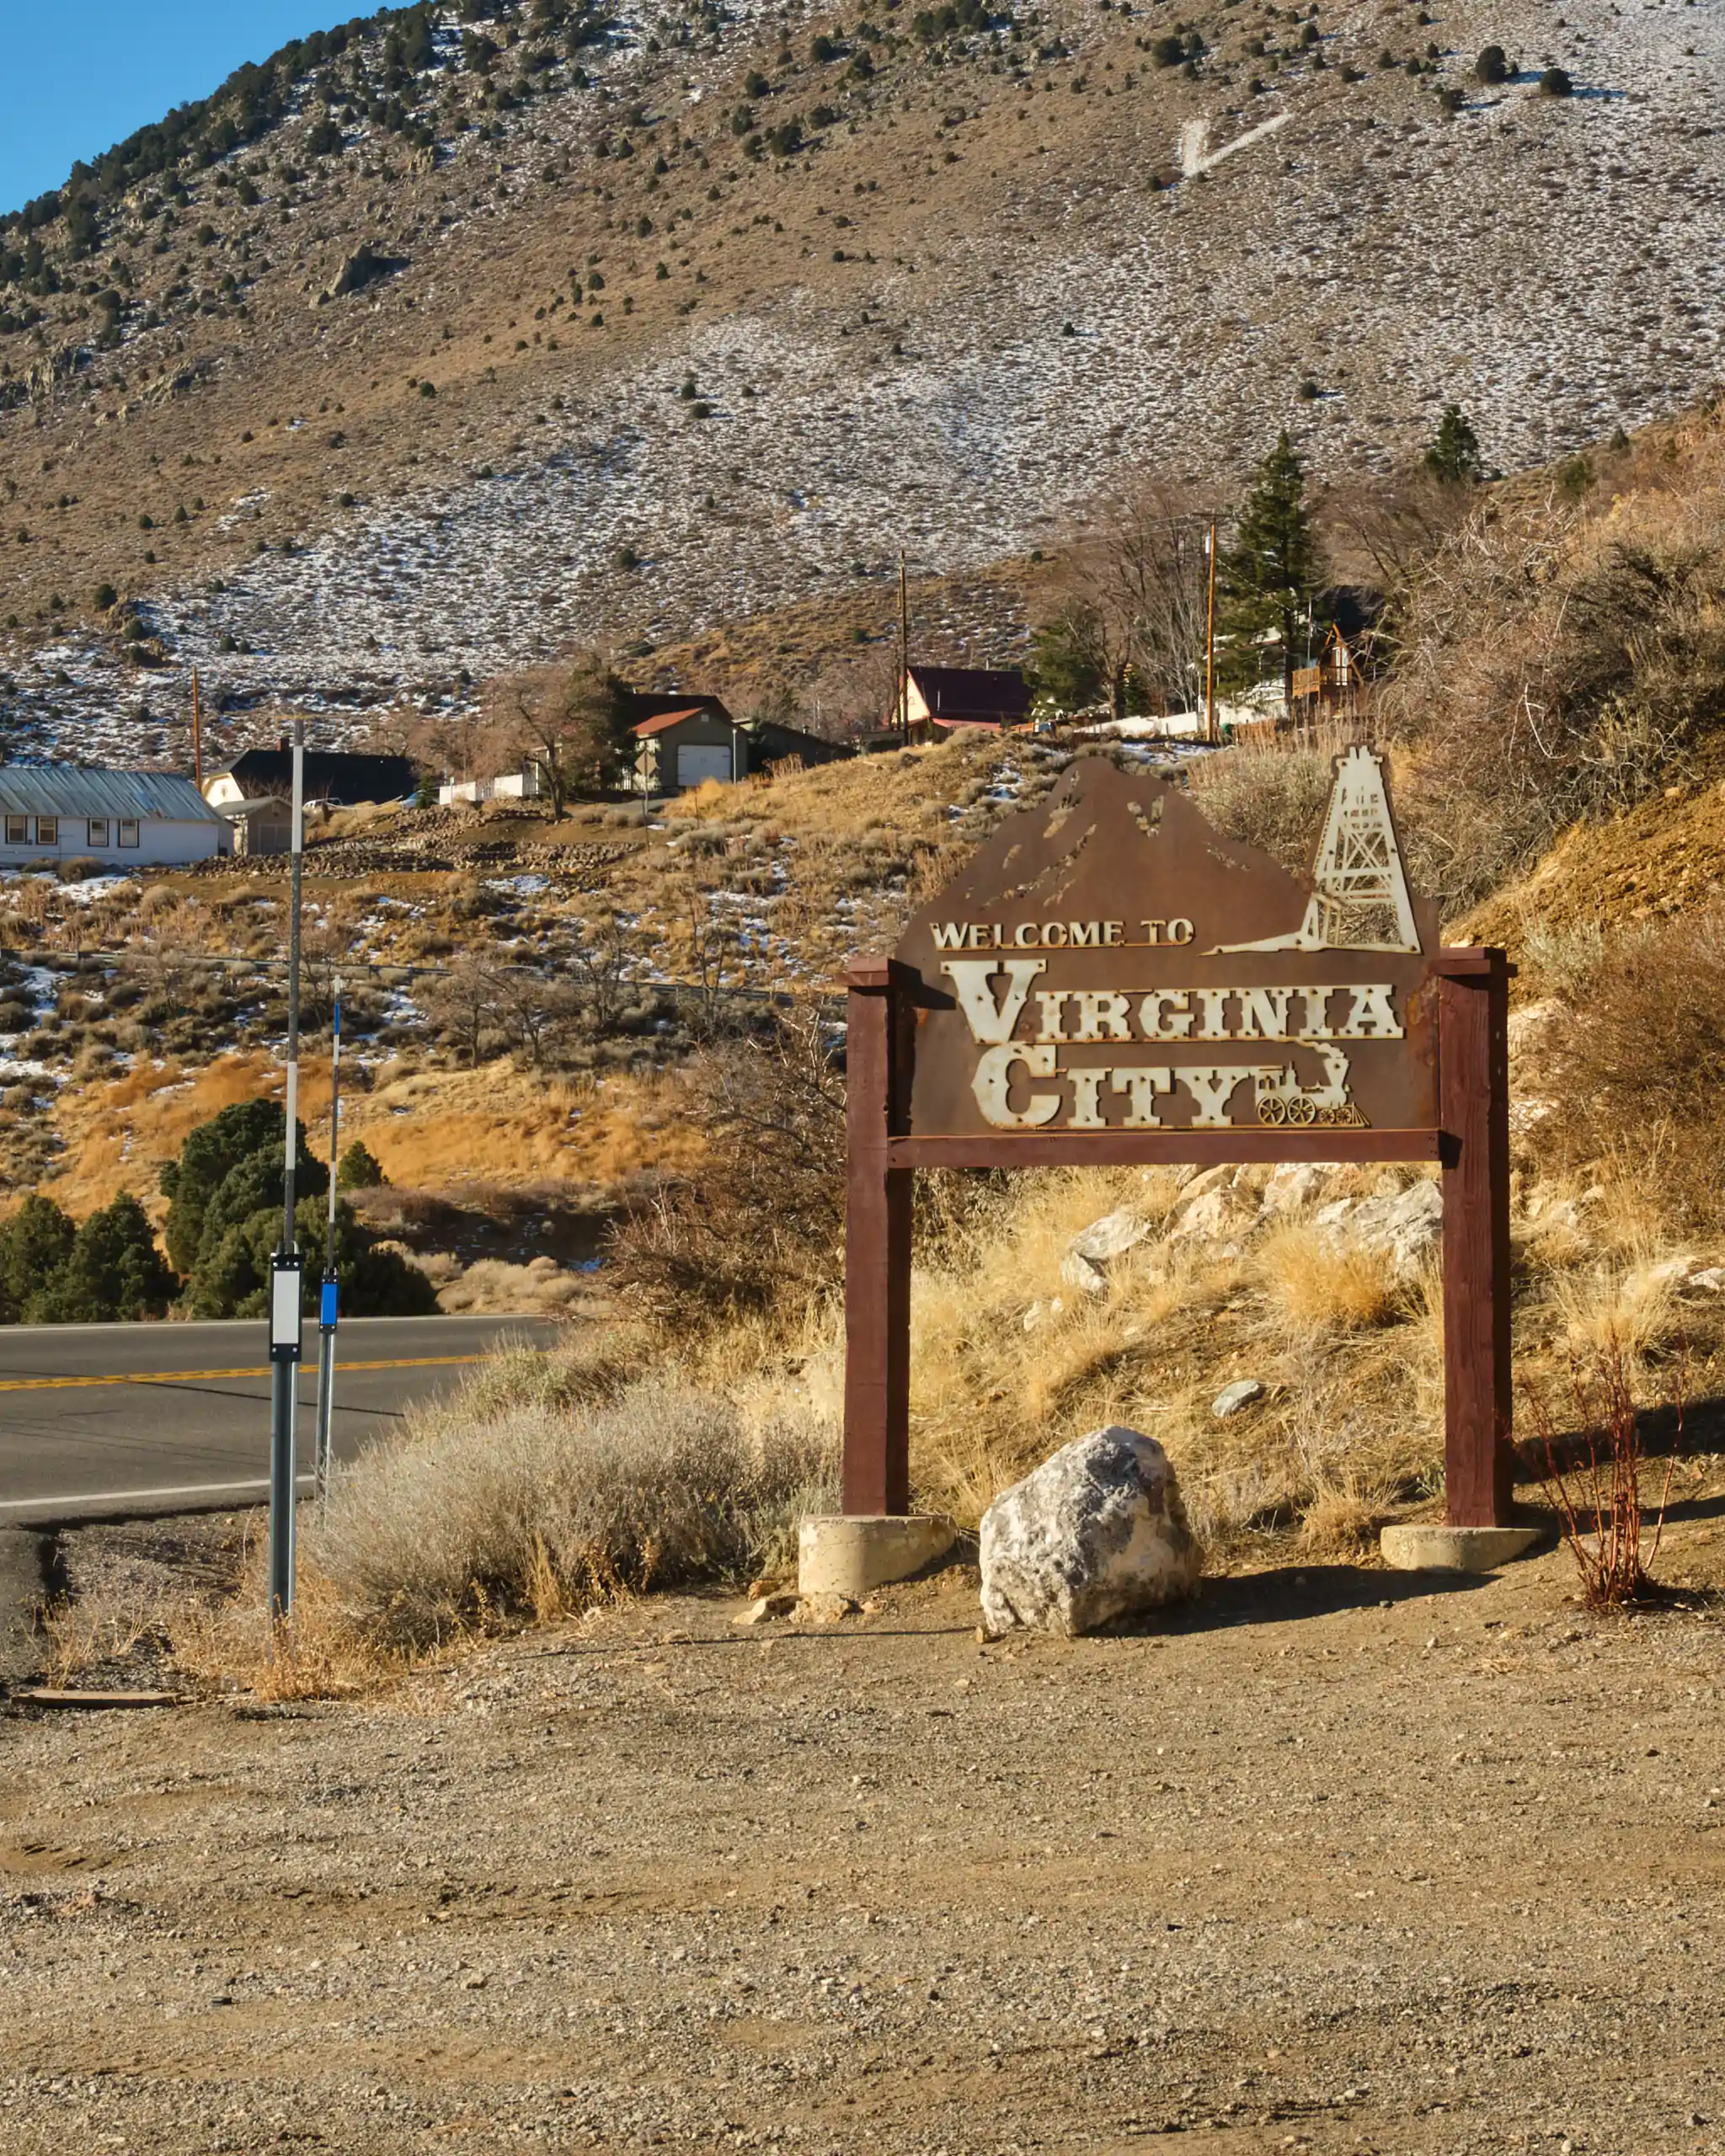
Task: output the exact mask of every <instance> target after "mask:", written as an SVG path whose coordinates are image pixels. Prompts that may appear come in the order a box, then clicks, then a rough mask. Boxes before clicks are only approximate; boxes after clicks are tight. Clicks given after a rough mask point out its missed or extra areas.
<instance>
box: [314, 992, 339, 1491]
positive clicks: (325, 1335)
mask: <svg viewBox="0 0 1725 2156" xmlns="http://www.w3.org/2000/svg"><path fill="white" fill-rule="evenodd" d="M333 988H334V1016H333V1017H332V1019H331V1022H330V1038H329V1213H328V1219H326V1220H325V1222H324V1225H323V1286H322V1289H321V1291H320V1293H319V1294H318V1440H317V1455H316V1469H317V1473H316V1483H317V1491H318V1503H319V1504H320V1505H323V1504H327V1503H328V1500H329V1437H330V1431H331V1428H332V1427H333V1425H334V1420H335V1321H336V1308H335V1306H336V1299H337V1298H336V1280H335V1170H336V1165H337V1163H338V1161H339V1160H340V1158H341V976H340V974H336V976H335V978H334V983H333Z"/></svg>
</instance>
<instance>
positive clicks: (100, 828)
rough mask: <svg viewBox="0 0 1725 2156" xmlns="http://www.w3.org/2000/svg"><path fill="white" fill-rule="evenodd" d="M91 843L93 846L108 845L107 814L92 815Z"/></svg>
mask: <svg viewBox="0 0 1725 2156" xmlns="http://www.w3.org/2000/svg"><path fill="white" fill-rule="evenodd" d="M89 843H90V844H91V845H92V846H106V845H107V843H108V819H107V818H106V817H105V816H92V817H91V819H90V837H89Z"/></svg>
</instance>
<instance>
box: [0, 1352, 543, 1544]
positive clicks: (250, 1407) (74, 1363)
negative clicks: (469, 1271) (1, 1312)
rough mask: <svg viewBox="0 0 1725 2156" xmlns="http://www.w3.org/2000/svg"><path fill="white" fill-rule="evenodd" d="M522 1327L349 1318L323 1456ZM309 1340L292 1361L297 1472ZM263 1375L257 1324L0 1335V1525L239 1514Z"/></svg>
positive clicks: (304, 1434) (255, 1454) (310, 1370)
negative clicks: (230, 1507) (330, 1441)
mask: <svg viewBox="0 0 1725 2156" xmlns="http://www.w3.org/2000/svg"><path fill="white" fill-rule="evenodd" d="M556 1330H557V1328H556V1326H554V1325H553V1324H551V1323H549V1322H547V1321H546V1320H544V1319H541V1318H526V1317H501V1318H499V1317H370V1318H349V1319H348V1320H346V1321H345V1322H344V1324H343V1325H342V1326H341V1329H340V1331H339V1333H338V1334H337V1336H336V1339H337V1347H336V1380H335V1418H334V1433H333V1434H334V1450H335V1454H336V1457H337V1458H338V1459H341V1460H348V1459H351V1458H352V1457H353V1455H354V1454H355V1452H357V1451H358V1450H359V1449H360V1446H361V1445H362V1444H364V1443H365V1441H366V1438H369V1437H370V1436H371V1435H372V1434H373V1433H375V1432H377V1431H381V1430H384V1429H387V1428H390V1427H391V1426H392V1425H393V1424H394V1423H396V1422H398V1421H399V1420H400V1418H401V1417H402V1416H403V1414H404V1413H405V1412H407V1410H408V1409H409V1407H411V1406H413V1405H414V1403H415V1402H416V1401H422V1400H428V1399H430V1398H431V1397H433V1396H435V1395H436V1394H438V1393H440V1392H443V1391H446V1390H448V1388H449V1387H450V1386H451V1385H454V1384H456V1383H457V1382H458V1381H459V1380H460V1379H461V1378H462V1376H463V1375H464V1374H465V1373H466V1371H467V1369H471V1367H472V1366H473V1364H474V1363H476V1362H478V1360H480V1359H481V1358H483V1356H484V1355H485V1354H487V1353H489V1352H490V1350H491V1349H492V1348H494V1347H496V1346H497V1345H498V1344H499V1342H503V1341H505V1340H506V1339H510V1338H514V1339H517V1340H520V1339H526V1340H529V1341H532V1342H537V1343H544V1342H548V1341H549V1340H551V1339H552V1338H553V1337H554V1335H555V1332H556ZM317 1344H318V1333H317V1327H316V1326H315V1325H307V1327H306V1332H305V1347H306V1355H307V1359H306V1361H305V1362H303V1363H302V1364H301V1366H300V1385H299V1396H300V1403H301V1412H300V1416H299V1422H298V1431H299V1440H298V1442H299V1460H300V1464H301V1465H302V1468H309V1466H310V1463H311V1449H312V1423H313V1416H314V1411H315V1403H316V1400H317V1390H318V1364H317ZM269 1470H270V1373H269V1368H268V1365H267V1364H266V1362H265V1360H264V1326H263V1324H262V1322H261V1321H259V1320H257V1319H252V1320H242V1321H238V1322H225V1323H206V1324H199V1325H29V1326H24V1325H19V1326H0V1525H6V1524H19V1525H23V1524H32V1523H42V1522H46V1521H50V1520H57V1519H67V1518H88V1517H92V1516H93V1517H104V1516H106V1517H112V1518H124V1517H126V1516H127V1515H130V1514H135V1513H151V1512H168V1511H174V1510H190V1509H193V1508H197V1507H201V1506H206V1505H222V1504H234V1505H243V1504H247V1503H249V1502H251V1501H252V1500H253V1499H254V1498H255V1497H259V1496H260V1495H261V1494H262V1493H263V1492H264V1491H265V1489H266V1488H267V1486H268V1476H269Z"/></svg>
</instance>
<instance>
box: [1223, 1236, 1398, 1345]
mask: <svg viewBox="0 0 1725 2156" xmlns="http://www.w3.org/2000/svg"><path fill="white" fill-rule="evenodd" d="M1252 1272H1253V1273H1254V1275H1255V1277H1256V1278H1257V1281H1258V1285H1259V1286H1260V1287H1261V1288H1262V1289H1263V1293H1264V1295H1265V1298H1266V1299H1267V1300H1268V1304H1269V1306H1270V1310H1271V1311H1272V1313H1273V1314H1274V1316H1275V1318H1276V1320H1277V1321H1278V1322H1279V1324H1280V1325H1281V1326H1283V1327H1284V1330H1285V1331H1287V1332H1288V1333H1290V1335H1292V1336H1295V1337H1297V1336H1299V1335H1301V1334H1305V1333H1309V1332H1312V1331H1318V1332H1325V1333H1329V1332H1358V1331H1361V1330H1363V1329H1364V1328H1365V1327H1367V1326H1379V1325H1384V1324H1386V1323H1387V1322H1388V1321H1389V1320H1390V1318H1391V1316H1392V1315H1394V1314H1395V1312H1396V1311H1397V1310H1398V1308H1400V1307H1401V1306H1402V1303H1403V1301H1404V1298H1403V1294H1402V1286H1401V1283H1400V1281H1399V1280H1398V1279H1397V1274H1396V1268H1395V1265H1394V1262H1393V1261H1392V1260H1391V1257H1389V1255H1388V1254H1387V1253H1386V1252H1385V1251H1368V1250H1360V1249H1357V1248H1355V1247H1353V1246H1343V1245H1340V1244H1338V1242H1337V1241H1336V1240H1335V1238H1334V1237H1333V1236H1331V1235H1326V1234H1325V1233H1324V1232H1323V1230H1322V1229H1320V1228H1317V1227H1316V1226H1314V1225H1313V1224H1312V1223H1311V1221H1310V1220H1305V1219H1291V1220H1286V1221H1284V1222H1283V1223H1282V1225H1280V1226H1279V1227H1276V1228H1273V1229H1272V1230H1270V1231H1269V1233H1268V1235H1266V1236H1265V1237H1264V1239H1263V1241H1262V1242H1261V1243H1259V1244H1258V1247H1257V1249H1256V1250H1255V1251H1254V1252H1253V1254H1252Z"/></svg>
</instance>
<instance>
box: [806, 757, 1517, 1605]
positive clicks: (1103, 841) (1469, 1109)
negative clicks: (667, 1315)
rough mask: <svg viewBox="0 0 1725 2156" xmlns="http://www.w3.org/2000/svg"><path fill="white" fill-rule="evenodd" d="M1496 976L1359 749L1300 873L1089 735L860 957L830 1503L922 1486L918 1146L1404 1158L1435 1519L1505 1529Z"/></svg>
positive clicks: (1168, 1161)
mask: <svg viewBox="0 0 1725 2156" xmlns="http://www.w3.org/2000/svg"><path fill="white" fill-rule="evenodd" d="M1509 974H1510V969H1509V965H1508V964H1507V963H1506V961H1505V958H1504V955H1503V953H1502V952H1501V951H1496V950H1474V949H1453V950H1451V949H1444V948H1441V947H1439V944H1438V942H1437V920H1436V912H1435V909H1434V907H1433V906H1432V905H1430V904H1429V902H1427V901H1424V900H1423V899H1418V898H1417V897H1416V896H1415V895H1414V894H1413V893H1412V892H1410V890H1409V889H1408V886H1407V878H1406V876H1405V874H1404V873H1403V869H1402V857H1401V849H1400V846H1399V844H1398V841H1397V836H1396V830H1395V825H1394V821H1393V819H1392V817H1391V811H1390V805H1389V801H1388V798H1387V795H1386V789H1385V783H1384V778H1383V774H1382V769H1381V762H1380V760H1379V759H1378V758H1377V757H1376V756H1375V755H1373V754H1372V753H1371V751H1370V750H1365V749H1352V750H1348V751H1347V752H1346V754H1345V755H1343V756H1342V757H1340V758H1339V759H1338V764H1337V773H1336V781H1335V787H1334V790H1333V792H1332V797H1331V800H1330V804H1329V809H1328V813H1327V817H1326V820H1325V825H1324V831H1323V836H1322V840H1321V841H1320V845H1319V848H1318V856H1317V862H1316V868H1315V870H1314V873H1313V874H1312V876H1311V878H1310V879H1309V880H1306V881H1302V880H1301V879H1300V878H1295V877H1294V876H1291V875H1290V874H1289V873H1287V872H1286V871H1285V870H1284V869H1283V868H1281V867H1279V866H1278V864H1277V863H1276V862H1274V861H1273V860H1271V859H1270V858H1269V857H1268V856H1267V855H1265V854H1263V853H1262V852H1260V851H1258V850H1257V849H1255V848H1253V847H1251V846H1243V845H1240V844H1237V843H1236V842H1235V841H1231V840H1228V839H1224V838H1223V837H1221V836H1220V835H1219V834H1218V833H1217V832H1216V831H1215V830H1213V829H1212V828H1211V827H1210V825H1208V824H1207V823H1206V822H1205V821H1204V818H1203V817H1202V816H1201V815H1200V814H1199V811H1198V810H1197V809H1196V808H1194V806H1193V804H1192V803H1191V802H1190V801H1189V800H1188V798H1187V796H1186V795H1185V793H1184V792H1183V790H1182V789H1181V788H1180V787H1178V786H1177V785H1175V784H1173V783H1172V782H1169V781H1167V780H1164V779H1159V778H1156V777H1153V776H1147V775H1146V776H1139V775H1136V774H1133V773H1128V772H1123V771H1119V770H1118V769H1117V768H1115V766H1113V765H1112V764H1110V763H1108V762H1107V761H1106V760H1103V759H1101V758H1092V759H1086V760H1081V761H1080V762H1078V763H1076V764H1075V765H1074V766H1072V767H1071V769H1070V770H1069V771H1068V772H1067V773H1066V775H1065V777H1064V778H1063V779H1062V781H1061V782H1060V785H1059V787H1057V788H1056V789H1055V792H1054V793H1053V794H1052V795H1051V796H1050V797H1049V798H1048V799H1046V800H1045V801H1044V802H1042V803H1039V804H1038V805H1037V806H1035V807H1033V808H1030V809H1023V810H1021V811H1019V812H1018V813H1017V814H1016V815H1014V816H1012V817H1010V818H1008V819H1007V821H1006V822H1005V823H1004V824H1002V825H1001V827H1000V829H999V830H997V831H996V834H995V835H994V837H993V838H992V839H991V841H989V842H988V844H987V845H986V846H984V847H983V848H982V849H981V850H980V851H979V852H978V854H977V855H976V856H975V858H974V859H973V860H972V862H970V863H969V866H968V867H966V869H965V870H964V873H962V874H961V875H960V876H959V877H958V878H956V879H955V881H954V882H953V883H952V884H951V885H949V886H948V889H946V890H945V891H943V892H942V893H941V894H940V895H939V896H938V897H937V898H936V899H933V900H932V902H931V903H930V904H929V905H927V906H925V907H924V908H923V910H921V913H919V914H918V915H917V916H916V919H915V920H914V921H912V922H911V925H910V926H909V928H908V929H907V930H906V931H905V936H904V937H903V939H902V941H901V942H900V945H899V947H898V950H897V952H896V953H895V955H894V956H893V957H891V958H883V959H874V960H869V961H867V962H862V963H857V964H856V965H855V966H853V967H852V969H851V972H850V974H849V976H848V984H847V985H848V990H849V1025H850V1033H849V1048H848V1069H849V1087H850V1097H849V1108H848V1119H849V1120H848V1129H849V1142H850V1162H849V1176H848V1184H847V1200H846V1204H847V1210H846V1244H845V1247H846V1279H845V1318H846V1373H845V1452H844V1505H845V1511H846V1515H848V1516H850V1518H851V1519H852V1521H853V1522H860V1521H865V1520H867V1519H869V1518H873V1519H877V1520H881V1521H883V1523H884V1522H885V1521H887V1520H889V1519H892V1518H900V1517H901V1516H903V1515H905V1513H906V1512H907V1508H908V1506H909V1503H910V1471H909V1438H910V1376H911V1371H910V1358H911V1185H912V1177H913V1176H914V1172H915V1171H916V1169H917V1168H919V1167H952V1168H997V1167H1009V1168H1010V1167H1025V1168H1028V1167H1052V1166H1126V1165H1140V1166H1152V1165H1154V1166H1167V1165H1172V1164H1176V1163H1183V1162H1191V1163H1198V1164H1203V1165H1206V1166H1208V1165H1210V1164H1213V1163H1215V1162H1219V1161H1242V1162H1243V1161H1322V1162H1331V1163H1338V1164H1343V1165H1356V1166H1357V1165H1359V1164H1362V1163H1366V1162H1373V1161H1436V1162H1439V1163H1440V1164H1441V1166H1442V1171H1443V1191H1444V1249H1443V1272H1444V1326H1445V1492H1446V1507H1447V1513H1446V1518H1447V1522H1448V1525H1449V1527H1450V1529H1457V1530H1461V1529H1466V1530H1472V1531H1477V1530H1482V1529H1507V1528H1508V1526H1509V1519H1510V1502H1511V1474H1510V1451H1509V1432H1510V1385H1509V1053H1508V998H1509ZM1498 1554H1500V1555H1501V1554H1508V1553H1507V1551H1500V1552H1499V1553H1498ZM891 1576H892V1575H891V1574H890V1573H889V1572H879V1573H878V1577H883V1578H884V1577H891Z"/></svg>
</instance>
